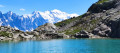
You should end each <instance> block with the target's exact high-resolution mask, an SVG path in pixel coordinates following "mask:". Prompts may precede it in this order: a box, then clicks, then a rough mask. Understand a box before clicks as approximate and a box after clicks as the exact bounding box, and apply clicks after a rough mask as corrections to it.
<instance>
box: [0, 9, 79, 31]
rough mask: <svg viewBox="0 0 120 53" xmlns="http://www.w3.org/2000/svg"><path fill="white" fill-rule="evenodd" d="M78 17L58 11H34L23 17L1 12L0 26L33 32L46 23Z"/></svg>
mask: <svg viewBox="0 0 120 53" xmlns="http://www.w3.org/2000/svg"><path fill="white" fill-rule="evenodd" d="M77 16H78V15H77V14H68V13H66V12H62V11H60V10H57V9H54V10H51V11H45V12H40V11H34V12H33V13H32V14H24V15H21V16H20V15H17V14H16V13H13V12H11V11H9V12H7V13H4V14H3V13H2V12H0V26H10V27H13V28H15V29H19V30H22V31H32V30H34V29H35V28H37V27H38V26H40V25H43V24H45V23H56V22H60V21H62V20H65V19H69V18H71V17H77Z"/></svg>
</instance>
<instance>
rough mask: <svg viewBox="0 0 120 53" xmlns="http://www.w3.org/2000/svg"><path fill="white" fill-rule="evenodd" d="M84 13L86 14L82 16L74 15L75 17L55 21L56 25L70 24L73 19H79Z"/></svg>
mask: <svg viewBox="0 0 120 53" xmlns="http://www.w3.org/2000/svg"><path fill="white" fill-rule="evenodd" d="M84 15H85V14H83V15H81V16H78V17H73V18H70V19H67V20H64V21H61V22H58V23H55V25H56V26H61V25H66V24H69V23H70V22H72V21H75V20H79V19H80V18H82V17H83V16H84Z"/></svg>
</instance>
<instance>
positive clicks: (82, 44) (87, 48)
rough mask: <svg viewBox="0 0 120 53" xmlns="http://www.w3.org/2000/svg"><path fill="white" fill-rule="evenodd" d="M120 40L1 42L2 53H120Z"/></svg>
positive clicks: (0, 50)
mask: <svg viewBox="0 0 120 53" xmlns="http://www.w3.org/2000/svg"><path fill="white" fill-rule="evenodd" d="M119 52H120V39H58V40H56V39H54V40H42V41H19V42H15V41H1V42H0V53H119Z"/></svg>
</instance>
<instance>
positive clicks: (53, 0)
mask: <svg viewBox="0 0 120 53" xmlns="http://www.w3.org/2000/svg"><path fill="white" fill-rule="evenodd" d="M97 1H98V0H0V11H2V12H3V13H6V12H8V11H12V12H14V13H16V14H18V15H22V14H30V13H32V12H33V11H41V12H44V11H47V10H54V9H58V10H60V11H63V12H66V13H76V14H79V15H81V14H83V13H85V12H86V11H87V10H88V8H89V7H90V6H91V5H92V4H93V3H95V2H97Z"/></svg>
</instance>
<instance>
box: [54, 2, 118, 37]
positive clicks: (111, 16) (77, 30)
mask: <svg viewBox="0 0 120 53" xmlns="http://www.w3.org/2000/svg"><path fill="white" fill-rule="evenodd" d="M61 24H64V25H62V27H61ZM56 25H57V26H58V27H59V30H58V31H59V32H63V33H66V34H68V35H71V36H72V35H74V37H76V38H96V37H97V38H99V37H110V38H120V0H99V1H98V2H96V3H95V4H93V5H92V6H91V7H90V8H89V9H88V12H87V13H85V14H84V15H81V16H79V17H75V18H71V19H68V20H65V21H62V22H59V23H56Z"/></svg>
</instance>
